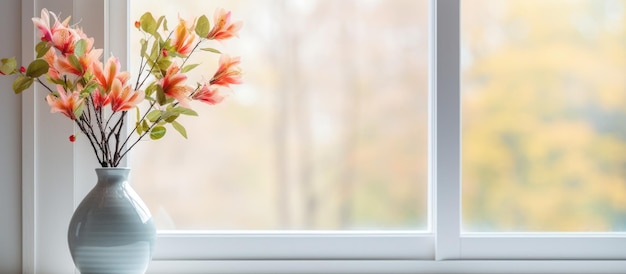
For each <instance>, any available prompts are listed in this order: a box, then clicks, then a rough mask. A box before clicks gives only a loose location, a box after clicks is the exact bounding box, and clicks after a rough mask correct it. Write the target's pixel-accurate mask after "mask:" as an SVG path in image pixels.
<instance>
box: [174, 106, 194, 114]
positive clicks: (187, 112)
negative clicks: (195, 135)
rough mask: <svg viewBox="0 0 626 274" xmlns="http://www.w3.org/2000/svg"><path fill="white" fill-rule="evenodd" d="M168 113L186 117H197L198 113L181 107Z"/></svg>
mask: <svg viewBox="0 0 626 274" xmlns="http://www.w3.org/2000/svg"><path fill="white" fill-rule="evenodd" d="M170 111H171V112H173V113H176V114H182V115H188V116H198V113H197V112H196V111H195V110H193V109H189V108H185V107H181V106H177V107H174V108H172V109H171V110H170Z"/></svg>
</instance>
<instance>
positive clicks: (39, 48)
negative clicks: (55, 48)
mask: <svg viewBox="0 0 626 274" xmlns="http://www.w3.org/2000/svg"><path fill="white" fill-rule="evenodd" d="M50 47H51V46H50V45H49V44H48V42H46V41H41V42H39V43H37V45H36V46H35V52H37V58H41V57H43V56H44V55H46V53H47V52H48V51H49V50H50Z"/></svg>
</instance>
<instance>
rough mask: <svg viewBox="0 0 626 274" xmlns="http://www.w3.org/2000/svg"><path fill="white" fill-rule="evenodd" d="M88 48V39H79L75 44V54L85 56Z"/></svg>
mask: <svg viewBox="0 0 626 274" xmlns="http://www.w3.org/2000/svg"><path fill="white" fill-rule="evenodd" d="M86 50H87V41H85V39H80V40H78V41H77V42H76V44H75V45H74V54H76V56H83V55H84V54H85V51H86Z"/></svg>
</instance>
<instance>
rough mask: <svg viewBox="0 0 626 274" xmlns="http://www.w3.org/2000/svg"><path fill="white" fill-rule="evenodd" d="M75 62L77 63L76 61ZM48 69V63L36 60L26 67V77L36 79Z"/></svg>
mask: <svg viewBox="0 0 626 274" xmlns="http://www.w3.org/2000/svg"><path fill="white" fill-rule="evenodd" d="M70 56H72V55H70ZM70 60H71V58H70ZM76 61H77V62H78V60H76ZM49 68H50V67H49V66H48V62H46V61H44V60H43V59H37V60H35V61H33V62H32V63H30V65H28V68H27V69H26V76H28V77H32V78H37V77H39V76H41V75H44V74H46V73H47V72H48V69H49ZM81 68H82V67H81Z"/></svg>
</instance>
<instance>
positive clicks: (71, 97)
mask: <svg viewBox="0 0 626 274" xmlns="http://www.w3.org/2000/svg"><path fill="white" fill-rule="evenodd" d="M79 88H80V87H79ZM57 92H58V93H59V96H58V97H57V96H55V95H53V94H52V93H50V94H48V96H46V101H47V102H48V105H50V112H51V113H55V112H61V113H63V115H65V116H67V118H70V119H72V120H76V115H77V114H78V115H79V116H80V109H81V108H82V106H83V102H84V99H81V98H80V93H78V91H72V92H71V93H70V94H68V93H67V92H66V91H65V89H63V86H61V85H57Z"/></svg>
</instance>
